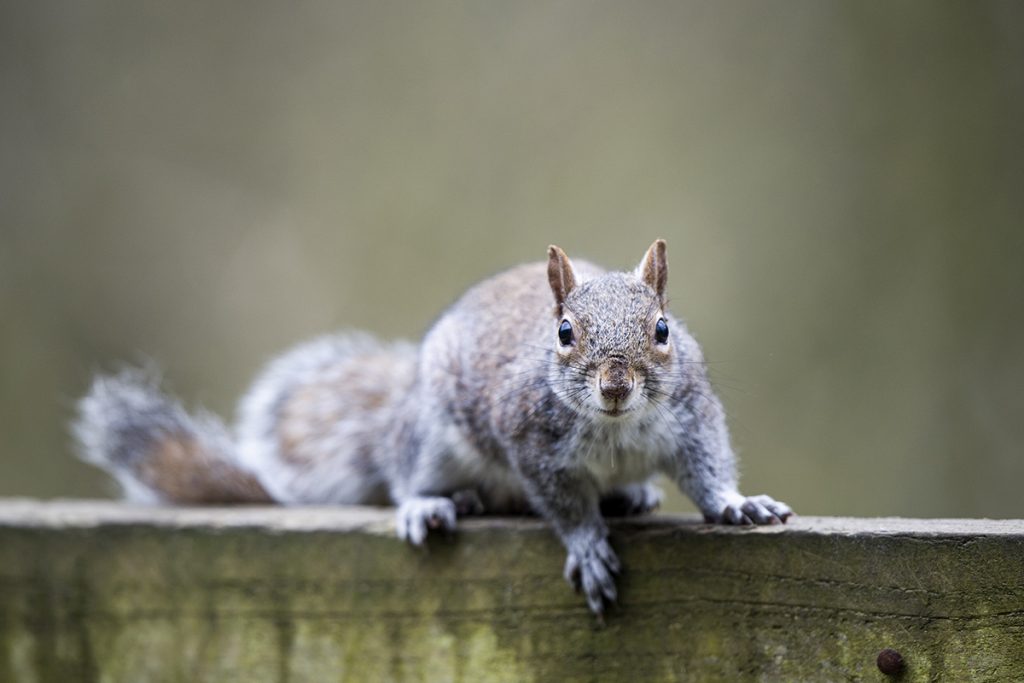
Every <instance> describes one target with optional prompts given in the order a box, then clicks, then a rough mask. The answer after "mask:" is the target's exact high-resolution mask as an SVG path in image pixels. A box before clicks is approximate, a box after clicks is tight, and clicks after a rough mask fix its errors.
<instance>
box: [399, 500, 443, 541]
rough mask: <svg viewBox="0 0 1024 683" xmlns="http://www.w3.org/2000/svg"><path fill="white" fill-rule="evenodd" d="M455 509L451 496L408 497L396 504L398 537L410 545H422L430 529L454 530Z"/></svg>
mask: <svg viewBox="0 0 1024 683" xmlns="http://www.w3.org/2000/svg"><path fill="white" fill-rule="evenodd" d="M455 518H456V509H455V502H454V501H453V500H452V499H451V498H444V497H442V496H434V497H416V498H409V499H408V500H406V501H404V502H403V503H402V504H401V505H399V506H398V512H397V515H396V520H395V526H396V530H397V531H398V537H399V538H400V539H402V540H403V541H408V542H409V543H411V544H412V545H423V541H425V540H426V538H427V533H428V531H430V530H432V529H433V530H438V531H443V532H445V533H452V532H453V531H455Z"/></svg>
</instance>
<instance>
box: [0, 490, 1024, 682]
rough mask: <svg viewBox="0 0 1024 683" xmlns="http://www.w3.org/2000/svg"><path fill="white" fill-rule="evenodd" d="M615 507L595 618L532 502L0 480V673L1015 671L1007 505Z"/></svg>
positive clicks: (56, 676)
mask: <svg viewBox="0 0 1024 683" xmlns="http://www.w3.org/2000/svg"><path fill="white" fill-rule="evenodd" d="M613 529H614V530H613V544H614V545H615V547H616V548H617V549H618V551H619V553H620V555H621V557H622V559H623V561H624V563H625V566H626V570H625V572H624V574H623V576H622V579H621V581H620V587H621V591H620V593H621V604H620V606H619V607H618V608H616V609H613V610H612V611H611V612H610V613H609V615H608V618H607V624H606V625H605V626H603V627H601V626H599V625H598V624H597V623H596V622H595V620H594V618H593V617H592V616H591V615H590V614H589V613H588V612H587V611H586V609H585V608H584V605H583V600H582V599H581V598H580V597H579V596H577V595H574V594H573V593H572V592H571V590H569V588H568V587H567V586H566V584H565V583H564V582H563V580H562V578H561V570H562V562H563V553H562V550H561V549H560V548H559V546H558V544H557V543H556V541H555V540H554V539H553V537H552V536H551V534H550V532H549V531H548V530H547V529H545V527H544V526H543V525H542V524H541V523H539V522H538V521H536V520H530V519H526V520H512V519H481V520H473V521H468V522H465V523H464V524H462V526H461V530H460V532H459V533H458V534H457V535H456V536H455V537H454V538H452V539H435V540H433V541H432V542H431V543H430V545H429V548H428V549H427V550H426V551H416V550H413V549H411V548H408V547H406V546H404V545H403V544H402V543H400V542H399V541H397V540H396V539H395V538H394V537H393V533H392V529H391V512H390V511H388V510H373V509H357V508H353V509H323V508H306V509H279V508H235V509H212V508H206V509H166V508H165V509H157V508H140V507H128V506H124V505H119V504H114V503H96V502H75V503H72V502H56V503H38V502H32V501H16V500H15V501H6V502H4V501H0V681H4V682H6V681H16V682H19V683H21V682H24V683H33V682H40V683H41V682H43V681H46V682H50V681H53V682H55V683H56V682H59V683H72V682H74V681H85V682H94V681H109V682H115V681H116V682H121V681H124V682H126V683H145V682H146V681H183V682H188V683H201V682H204V681H247V682H248V681H252V682H260V681H274V682H280V683H300V682H304V681H315V682H316V683H323V682H327V681H359V682H364V681H473V682H474V683H483V682H487V681H662V680H666V681H671V680H687V681H702V680H709V681H717V680H728V681H741V680H764V681H847V680H853V681H860V680H863V681H882V680H903V681H933V680H944V681H983V680H992V681H996V680H998V681H1024V521H986V520H931V521H924V520H906V519H838V518H811V517H805V518H800V519H797V520H795V521H794V522H793V523H792V524H790V525H788V526H786V527H785V528H781V527H762V528H757V529H734V528H724V527H711V526H707V525H704V524H701V523H698V521H697V520H695V519H691V518H687V517H668V516H657V517H650V518H645V519H638V520H629V521H622V522H618V523H616V524H614V526H613ZM885 647H891V648H895V649H896V650H899V651H900V652H901V653H902V654H903V656H904V658H905V660H906V662H907V668H906V670H905V672H904V674H903V675H902V676H901V677H899V678H895V679H893V678H887V677H886V676H884V675H883V674H881V673H880V672H879V670H878V669H877V667H876V665H875V657H876V655H877V654H878V652H879V650H881V649H882V648H885Z"/></svg>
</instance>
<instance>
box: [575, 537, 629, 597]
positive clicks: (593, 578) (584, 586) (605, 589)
mask: <svg viewBox="0 0 1024 683" xmlns="http://www.w3.org/2000/svg"><path fill="white" fill-rule="evenodd" d="M620 568H621V565H620V564H619V558H618V557H616V555H615V551H614V550H612V547H611V545H610V544H609V543H608V540H607V539H604V538H602V539H599V540H598V541H597V542H595V543H593V544H591V545H590V546H589V547H587V548H584V549H582V550H581V551H573V550H570V551H569V555H568V557H567V558H566V560H565V574H564V575H565V579H566V581H568V582H569V583H570V584H571V585H572V586H573V588H574V589H575V590H576V591H577V592H581V591H582V592H583V594H584V595H585V596H586V598H587V605H588V606H589V607H590V611H591V612H593V613H594V614H596V615H598V616H599V617H600V616H601V615H602V614H603V613H604V610H605V607H606V606H607V605H610V604H612V603H614V602H615V601H616V600H617V599H618V591H617V589H616V588H615V574H618V573H619V570H620Z"/></svg>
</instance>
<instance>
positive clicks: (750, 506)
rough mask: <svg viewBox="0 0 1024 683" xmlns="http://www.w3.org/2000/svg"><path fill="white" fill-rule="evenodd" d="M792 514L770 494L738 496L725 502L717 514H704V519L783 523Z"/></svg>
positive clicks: (711, 520) (738, 522) (736, 522)
mask: <svg viewBox="0 0 1024 683" xmlns="http://www.w3.org/2000/svg"><path fill="white" fill-rule="evenodd" d="M792 516H793V510H792V509H791V508H790V507H789V506H788V505H786V504H785V503H782V502H780V501H777V500H775V499H774V498H772V497H771V496H765V495H760V496H750V497H743V496H738V497H737V499H736V500H734V501H732V502H730V503H728V504H726V506H725V507H724V508H723V509H722V512H721V513H719V514H718V515H708V514H705V515H704V521H705V522H708V523H712V524H714V523H718V524H734V525H737V526H739V525H748V524H757V525H762V524H785V523H786V520H787V519H789V518H790V517H792Z"/></svg>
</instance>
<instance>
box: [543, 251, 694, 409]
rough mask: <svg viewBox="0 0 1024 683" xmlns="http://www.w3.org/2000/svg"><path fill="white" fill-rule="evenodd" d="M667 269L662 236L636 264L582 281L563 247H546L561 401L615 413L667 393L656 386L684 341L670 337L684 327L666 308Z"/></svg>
mask: <svg viewBox="0 0 1024 683" xmlns="http://www.w3.org/2000/svg"><path fill="white" fill-rule="evenodd" d="M667 276H668V262H667V260H666V258H665V241H664V240H660V239H659V240H657V241H655V242H654V244H652V245H651V247H650V248H649V249H648V250H647V253H646V254H645V255H644V257H643V260H641V261H640V265H638V266H637V267H636V269H635V270H634V271H632V272H626V273H605V274H603V275H600V276H598V277H595V278H592V279H589V280H583V281H581V280H580V278H579V277H578V276H577V274H576V271H575V270H574V269H573V266H572V262H571V261H569V257H568V256H566V255H565V252H564V251H562V250H561V249H560V248H559V247H556V246H553V245H552V246H550V247H548V282H549V284H550V285H551V291H552V293H553V294H554V297H555V315H554V320H553V324H552V327H551V343H552V344H553V346H554V349H555V353H556V356H557V358H558V362H557V363H554V364H552V366H551V376H550V381H551V385H552V387H553V388H554V389H555V393H556V394H557V395H558V396H559V397H560V398H561V399H562V400H563V401H565V402H566V403H568V404H569V405H570V406H572V407H573V408H574V409H575V410H577V411H579V412H584V413H588V414H595V415H599V416H602V417H606V418H608V419H612V420H618V419H621V418H622V417H623V416H625V415H628V414H630V413H639V412H642V411H643V410H644V409H645V408H646V407H647V406H648V405H649V404H651V403H652V402H657V401H658V399H659V397H662V396H665V395H666V393H668V392H666V391H665V390H663V389H661V388H660V385H662V384H663V378H665V377H666V375H667V374H668V373H669V372H670V369H671V368H672V365H673V362H674V359H675V354H676V347H677V346H681V345H678V344H676V343H674V340H673V337H674V336H678V337H680V338H681V337H682V336H683V335H685V334H686V332H685V330H684V329H683V328H682V326H681V325H679V324H678V323H675V322H674V321H673V320H672V319H671V318H670V317H669V316H668V314H667V312H666V310H665V307H666V301H665V284H666V281H667ZM668 391H671V388H670V389H668Z"/></svg>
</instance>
